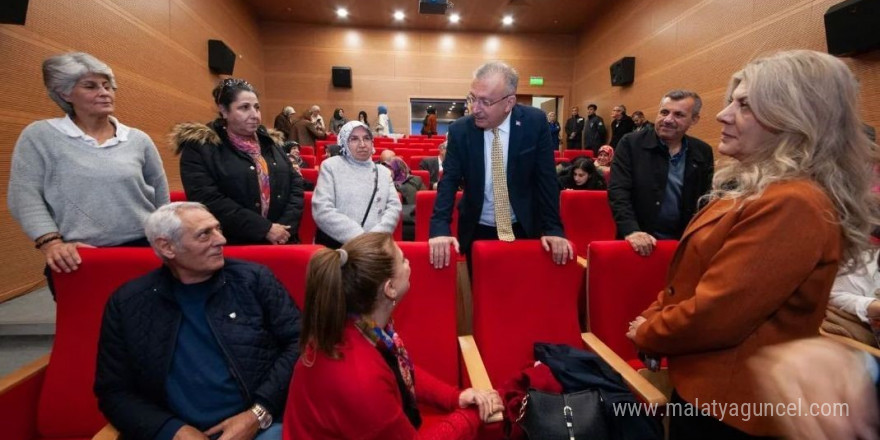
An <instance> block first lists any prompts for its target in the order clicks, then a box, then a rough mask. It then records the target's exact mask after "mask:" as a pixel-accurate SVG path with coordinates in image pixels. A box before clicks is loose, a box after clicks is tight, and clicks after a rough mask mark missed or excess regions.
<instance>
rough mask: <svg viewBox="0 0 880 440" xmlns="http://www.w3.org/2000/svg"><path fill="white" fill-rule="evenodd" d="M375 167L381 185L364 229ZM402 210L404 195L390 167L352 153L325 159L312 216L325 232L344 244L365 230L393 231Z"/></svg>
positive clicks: (316, 187)
mask: <svg viewBox="0 0 880 440" xmlns="http://www.w3.org/2000/svg"><path fill="white" fill-rule="evenodd" d="M374 168H375V169H377V170H378V172H379V186H378V189H377V190H376V196H375V197H374V198H373V206H372V207H371V208H370V214H369V215H368V216H367V221H366V222H365V223H364V227H363V228H362V227H361V220H363V218H364V212H366V210H367V205H369V203H370V194H372V193H373V181H374V178H373V169H374ZM400 209H401V204H400V198H399V197H398V195H397V190H396V189H394V184H393V182H392V180H391V171H389V170H388V168H386V167H384V166H381V165H376V164H374V163H373V162H371V161H369V160H367V161H364V162H361V161H358V160H355V159H354V158H352V157H348V156H334V157H331V158H330V159H327V160H325V161H323V162H321V172H320V174H318V183H317V184H316V185H315V192H314V194H312V216H313V217H314V218H315V223H316V224H317V225H318V227H319V228H321V230H322V231H324V232H325V233H327V235H329V236H331V237H333V238H334V239H336V240H337V241H339V242H340V243H345V242H347V241H348V240H351V239H352V238H355V237H357V236H358V235H360V234H363V233H364V232H387V233H391V232H393V231H394V228H395V227H397V222H398V219H400Z"/></svg>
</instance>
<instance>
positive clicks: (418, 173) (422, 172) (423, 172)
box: [409, 168, 431, 190]
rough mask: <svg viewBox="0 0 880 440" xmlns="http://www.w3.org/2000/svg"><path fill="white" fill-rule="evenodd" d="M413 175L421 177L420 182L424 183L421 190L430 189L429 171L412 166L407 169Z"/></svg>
mask: <svg viewBox="0 0 880 440" xmlns="http://www.w3.org/2000/svg"><path fill="white" fill-rule="evenodd" d="M409 172H410V173H412V175H413V176H419V177H420V178H421V179H422V184H424V187H423V188H422V189H423V190H430V189H431V173H429V172H428V171H427V170H420V169H418V168H412V169H410V170H409Z"/></svg>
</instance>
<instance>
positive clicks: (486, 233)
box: [464, 222, 528, 277]
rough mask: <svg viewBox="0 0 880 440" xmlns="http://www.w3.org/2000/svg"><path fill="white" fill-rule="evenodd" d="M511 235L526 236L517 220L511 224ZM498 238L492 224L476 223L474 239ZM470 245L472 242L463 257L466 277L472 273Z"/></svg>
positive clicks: (522, 237)
mask: <svg viewBox="0 0 880 440" xmlns="http://www.w3.org/2000/svg"><path fill="white" fill-rule="evenodd" d="M513 236H514V237H516V238H519V239H524V238H528V237H527V234H526V230H525V229H523V227H522V226H521V225H520V224H519V223H518V222H517V223H514V224H513ZM479 240H498V228H496V227H494V226H486V225H480V224H478V225H477V229H475V230H474V240H473V241H479ZM470 246H473V242H471V244H470V245H469V247H468V249H467V250H465V252H464V253H465V257H466V259H467V269H468V277H471V275H473V273H474V272H473V270H472V266H471V250H470Z"/></svg>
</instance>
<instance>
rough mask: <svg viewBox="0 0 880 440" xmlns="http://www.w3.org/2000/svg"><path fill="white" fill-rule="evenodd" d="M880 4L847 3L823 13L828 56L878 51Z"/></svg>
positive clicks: (852, 0)
mask: <svg viewBox="0 0 880 440" xmlns="http://www.w3.org/2000/svg"><path fill="white" fill-rule="evenodd" d="M878 28H880V1H877V0H847V1H845V2H841V3H838V4H836V5H834V6H832V7H830V8H828V11H827V12H825V40H826V41H827V43H828V53H830V54H832V55H838V56H844V55H853V54H856V53H859V52H867V51H869V50H871V49H877V48H878V47H880V32H877V29H878Z"/></svg>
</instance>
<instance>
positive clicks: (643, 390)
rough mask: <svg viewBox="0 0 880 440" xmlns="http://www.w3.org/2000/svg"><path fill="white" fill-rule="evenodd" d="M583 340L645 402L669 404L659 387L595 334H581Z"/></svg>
mask: <svg viewBox="0 0 880 440" xmlns="http://www.w3.org/2000/svg"><path fill="white" fill-rule="evenodd" d="M581 339H583V340H584V343H585V344H587V347H589V348H590V350H591V351H592V352H593V353H596V354H597V355H599V357H601V358H602V360H604V361H605V362H607V363H608V365H610V366H611V368H613V369H614V371H617V372H618V373H620V375H621V376H623V381H624V382H626V384H627V385H628V386H629V387H630V388H632V389H633V391H634V392H635V393H636V394H638V395H639V396H640V397H641V398H642V399H644V400H645V402H648V403H649V404H656V405H665V404H666V403H667V399H666V396H665V395H664V394H663V393H662V392H660V390H658V389H657V387H655V386H654V385H652V384H651V382H649V381H648V379H645V378H644V377H643V376H642V375H641V374H639V373H638V371H636V370H635V369H634V368H633V367H631V366H630V365H629V364H628V363H626V361H624V360H623V358H621V357H620V356H618V355H617V353H615V352H614V351H612V350H611V349H610V348H608V346H607V345H605V343H604V342H602V341H601V340H599V338H598V337H596V335H595V334H593V333H591V332H587V333H581Z"/></svg>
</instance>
